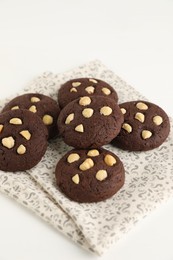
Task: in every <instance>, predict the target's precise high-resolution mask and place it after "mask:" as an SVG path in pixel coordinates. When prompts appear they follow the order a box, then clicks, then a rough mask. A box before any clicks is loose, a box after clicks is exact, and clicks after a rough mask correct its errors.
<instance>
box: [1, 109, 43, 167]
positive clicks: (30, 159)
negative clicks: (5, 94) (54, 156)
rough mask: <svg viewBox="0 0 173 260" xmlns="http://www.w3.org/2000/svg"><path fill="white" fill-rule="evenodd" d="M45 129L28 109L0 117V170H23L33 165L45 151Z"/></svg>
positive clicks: (5, 113) (7, 113) (8, 112)
mask: <svg viewBox="0 0 173 260" xmlns="http://www.w3.org/2000/svg"><path fill="white" fill-rule="evenodd" d="M47 135H48V132H47V129H46V127H45V125H44V124H43V122H42V120H41V119H40V117H38V116H37V115H35V114H34V113H31V112H30V111H27V110H20V109H17V110H11V111H7V112H4V113H2V114H0V170H3V171H14V172H15V171H24V170H27V169H30V168H32V167H33V166H35V165H36V164H37V163H38V162H39V161H40V160H41V158H42V156H43V155H44V153H45V151H46V148H47Z"/></svg>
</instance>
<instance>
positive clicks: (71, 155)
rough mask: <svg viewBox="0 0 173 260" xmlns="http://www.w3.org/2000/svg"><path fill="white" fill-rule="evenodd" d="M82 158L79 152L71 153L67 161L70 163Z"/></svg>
mask: <svg viewBox="0 0 173 260" xmlns="http://www.w3.org/2000/svg"><path fill="white" fill-rule="evenodd" d="M79 159H80V156H79V154H77V153H71V154H70V155H69V156H68V157H67V162H68V163H73V162H75V161H78V160H79Z"/></svg>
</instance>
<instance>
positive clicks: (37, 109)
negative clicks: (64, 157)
mask: <svg viewBox="0 0 173 260" xmlns="http://www.w3.org/2000/svg"><path fill="white" fill-rule="evenodd" d="M17 109H27V110H29V111H31V112H33V113H35V114H37V115H38V116H39V117H40V118H41V119H42V121H43V123H44V124H45V125H46V127H47V129H48V133H49V139H50V138H52V137H54V136H56V135H57V134H58V130H57V124H56V122H57V119H58V116H59V113H60V108H59V106H58V104H57V102H56V101H55V100H53V99H52V98H50V97H48V96H45V95H43V94H38V93H28V94H24V95H21V96H18V97H16V98H14V99H12V100H11V101H10V102H9V103H8V104H7V105H6V106H5V107H4V108H3V110H2V112H5V111H8V110H17Z"/></svg>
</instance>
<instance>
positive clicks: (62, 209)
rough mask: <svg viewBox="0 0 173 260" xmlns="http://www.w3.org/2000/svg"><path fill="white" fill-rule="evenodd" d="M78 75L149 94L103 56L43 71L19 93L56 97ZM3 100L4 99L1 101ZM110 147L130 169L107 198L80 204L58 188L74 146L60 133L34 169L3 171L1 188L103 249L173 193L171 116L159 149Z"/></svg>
mask: <svg viewBox="0 0 173 260" xmlns="http://www.w3.org/2000/svg"><path fill="white" fill-rule="evenodd" d="M77 77H93V78H100V79H102V80H104V81H107V82H108V83H110V84H111V85H112V86H113V87H114V88H115V89H116V91H117V93H118V96H119V102H120V103H121V102H124V101H128V100H129V101H130V100H136V99H145V98H144V97H143V96H142V95H141V94H139V93H138V92H137V91H136V90H135V89H134V88H132V87H131V86H129V85H128V84H126V83H125V82H124V81H123V80H121V79H120V78H119V77H118V76H116V75H115V74H114V73H113V72H112V71H110V70H109V69H107V68H106V67H105V66H104V65H103V64H102V63H101V62H100V61H93V62H90V63H88V64H86V65H83V66H80V67H78V68H76V69H74V70H72V71H69V72H66V73H62V74H57V75H56V74H52V73H44V74H43V75H42V76H41V77H39V78H37V79H35V80H34V81H33V82H32V83H31V84H29V85H28V86H27V87H26V88H25V89H24V90H23V91H21V93H20V94H22V93H27V92H39V93H43V94H45V95H49V96H51V97H52V98H54V99H56V98H57V90H58V88H59V86H60V85H61V83H63V82H65V81H67V80H68V79H72V78H77ZM6 102H7V100H6ZM3 104H4V101H2V102H1V106H2V105H3ZM170 120H171V119H170ZM105 148H106V149H109V150H111V151H112V152H114V153H116V154H117V155H118V156H119V157H120V159H121V160H122V161H123V163H124V166H125V170H126V180H125V185H124V187H123V188H122V189H121V190H120V191H119V192H118V193H117V194H115V195H114V196H113V197H112V198H110V199H108V200H106V201H103V202H99V203H92V204H89V203H85V204H79V203H76V202H73V201H70V200H69V199H68V198H66V197H65V196H64V195H63V194H62V193H61V192H60V191H59V190H58V188H57V186H56V183H55V176H54V170H55V166H56V163H57V161H58V160H59V159H60V158H61V157H62V156H63V155H64V154H65V153H66V152H67V151H69V150H70V149H71V147H69V146H67V145H65V144H64V142H63V141H62V140H61V138H57V139H55V140H52V141H51V142H50V143H49V146H48V149H47V152H46V154H45V156H44V157H43V158H42V160H41V162H40V163H39V164H38V165H37V166H35V167H34V168H33V169H31V170H29V171H27V172H21V173H16V174H13V173H4V172H2V171H0V190H1V191H2V192H4V193H6V194H8V195H9V196H11V197H12V198H14V199H16V200H17V201H19V202H20V203H22V204H23V205H24V206H26V207H28V208H29V209H31V210H32V211H34V212H35V213H36V214H37V215H39V216H40V217H41V218H43V219H44V220H46V221H47V222H49V223H50V224H52V225H53V226H54V227H55V228H56V229H58V230H59V231H61V232H62V233H64V234H65V235H67V236H68V237H70V238H71V239H72V240H73V241H75V242H77V243H78V244H79V245H81V246H82V247H84V248H86V249H89V250H90V251H92V252H96V253H98V254H99V255H101V254H103V253H104V252H105V251H106V250H107V249H108V248H109V247H110V246H111V245H113V244H114V243H115V242H116V241H117V240H118V239H119V238H121V237H122V236H123V235H124V234H125V233H126V232H127V231H129V230H130V229H131V228H133V226H134V225H135V224H136V223H137V222H138V221H139V220H140V219H142V218H143V217H145V216H146V215H147V214H148V213H149V212H151V211H152V210H154V209H155V208H156V207H157V206H159V205H160V204H161V203H163V202H164V201H166V200H167V199H168V198H169V197H171V196H172V195H173V123H172V120H171V133H170V135H169V137H168V139H167V140H166V142H164V144H162V145H161V146H160V147H159V148H157V149H154V150H152V151H147V152H127V151H122V150H120V149H117V148H115V147H113V146H112V145H106V146H105Z"/></svg>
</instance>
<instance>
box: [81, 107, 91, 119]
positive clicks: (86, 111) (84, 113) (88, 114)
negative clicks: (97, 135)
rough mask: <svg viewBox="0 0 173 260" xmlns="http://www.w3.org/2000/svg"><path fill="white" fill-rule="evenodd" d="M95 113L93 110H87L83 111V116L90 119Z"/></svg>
mask: <svg viewBox="0 0 173 260" xmlns="http://www.w3.org/2000/svg"><path fill="white" fill-rule="evenodd" d="M93 113H94V110H93V109H92V108H85V109H84V110H83V111H82V115H83V116H84V117H86V118H90V117H91V116H92V115H93Z"/></svg>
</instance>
